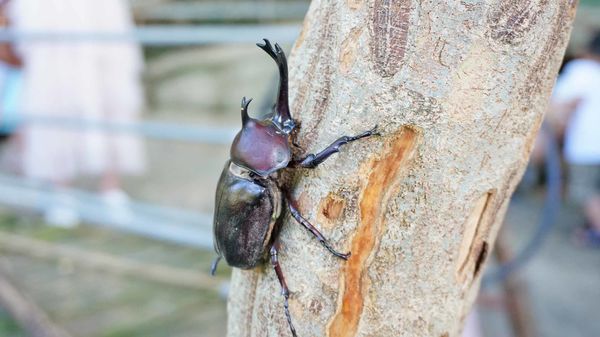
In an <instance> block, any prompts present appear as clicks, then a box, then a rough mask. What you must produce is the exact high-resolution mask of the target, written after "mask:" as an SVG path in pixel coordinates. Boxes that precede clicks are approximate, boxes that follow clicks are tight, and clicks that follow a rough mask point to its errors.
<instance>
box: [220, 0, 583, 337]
mask: <svg viewBox="0 0 600 337" xmlns="http://www.w3.org/2000/svg"><path fill="white" fill-rule="evenodd" d="M575 7H576V2H575V1H570V0H560V1H549V0H530V1H529V0H528V1H526V0H486V1H483V0H465V1H411V0H397V1H390V0H346V1H340V0H313V2H312V4H311V7H310V10H309V12H308V14H307V17H306V19H305V22H304V27H303V30H302V33H301V35H300V37H299V38H298V40H297V42H296V44H295V46H294V48H293V51H292V57H291V59H290V63H289V64H290V71H291V79H290V80H291V102H292V104H291V108H292V112H293V114H294V115H295V117H297V118H298V119H299V120H300V121H301V132H300V143H301V145H302V147H304V148H305V149H306V150H307V151H310V152H314V151H318V150H320V149H322V148H324V147H325V145H326V144H328V143H329V142H331V141H332V140H334V139H335V138H336V137H337V136H339V135H341V134H354V133H357V132H360V131H363V130H365V129H368V128H370V127H372V126H373V125H375V124H379V126H380V129H381V131H382V133H383V136H382V137H379V138H370V139H368V140H365V141H361V142H356V143H353V144H350V145H348V146H346V147H345V148H344V149H343V150H342V152H341V153H340V154H338V155H335V156H333V157H332V158H331V159H330V160H328V161H326V162H325V163H324V164H322V165H321V166H319V167H318V168H317V169H315V170H298V171H296V172H295V173H293V177H292V181H293V185H292V186H293V195H294V197H295V198H296V199H297V200H298V206H299V208H300V210H301V212H303V214H304V215H305V216H306V217H307V218H308V219H309V220H310V221H311V222H313V223H314V224H315V225H317V226H318V227H319V228H321V229H322V231H323V232H324V234H326V235H327V236H328V237H329V238H330V239H331V241H332V242H333V243H334V246H335V247H336V248H338V249H339V250H340V251H345V250H350V251H352V256H351V258H350V259H349V261H347V262H344V261H342V260H340V259H338V258H335V257H333V256H331V254H329V253H328V252H327V251H326V250H324V249H323V247H322V246H321V245H320V244H319V243H318V242H317V241H316V240H314V239H313V238H312V236H311V235H310V234H308V233H307V232H306V231H305V230H304V229H303V228H301V227H300V226H299V225H297V224H296V223H295V222H294V221H293V219H291V217H290V216H289V215H288V216H286V219H285V224H284V230H283V232H282V234H281V238H282V245H283V247H282V252H281V254H280V262H281V264H282V268H283V272H284V273H285V275H286V278H287V281H288V285H289V287H290V289H291V291H292V296H291V299H290V310H291V313H292V316H293V320H294V323H295V326H296V328H297V330H298V335H299V336H301V337H307V336H319V337H321V336H329V337H342V336H376V337H379V336H411V337H414V336H436V337H448V336H458V335H459V333H460V330H461V328H462V324H463V320H464V318H465V315H466V314H467V313H468V311H469V309H470V307H471V304H472V303H473V300H474V298H475V296H476V294H477V291H478V287H479V279H480V276H481V270H482V269H483V268H482V266H483V265H484V263H485V261H486V260H487V256H488V253H489V252H488V251H489V250H490V248H491V247H493V242H494V240H495V236H496V233H497V231H498V229H499V226H500V224H501V222H502V218H503V216H504V213H505V210H506V207H507V204H508V200H509V198H510V196H511V194H512V192H513V190H514V188H515V185H516V184H517V182H518V181H519V179H520V177H521V174H522V172H523V170H524V167H525V165H526V162H527V159H528V156H529V153H530V150H531V147H532V144H533V141H534V138H535V136H536V134H537V131H538V128H539V126H540V123H541V120H542V117H543V113H544V110H545V108H546V105H547V104H546V102H547V100H548V97H549V95H550V92H551V88H552V85H553V83H554V79H555V76H556V74H557V71H558V66H559V63H560V61H561V58H562V55H563V53H564V50H565V46H566V43H567V40H568V37H569V32H570V27H571V23H572V20H573V17H574V15H575ZM228 310H229V323H228V336H231V337H234V336H235V337H238V336H257V337H258V336H260V337H263V336H289V335H290V332H289V330H288V326H287V323H286V320H285V317H284V314H283V301H282V297H281V296H280V288H279V283H278V282H277V278H276V276H275V273H274V272H273V271H272V269H271V268H270V266H269V265H268V264H267V265H265V266H264V267H263V268H262V269H257V270H251V271H240V270H235V271H234V273H233V279H232V287H231V294H230V300H229V304H228Z"/></svg>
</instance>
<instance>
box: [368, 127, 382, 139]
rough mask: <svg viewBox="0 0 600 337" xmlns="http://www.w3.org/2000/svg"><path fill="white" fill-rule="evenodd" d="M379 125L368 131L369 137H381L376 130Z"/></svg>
mask: <svg viewBox="0 0 600 337" xmlns="http://www.w3.org/2000/svg"><path fill="white" fill-rule="evenodd" d="M378 128H379V125H377V124H376V125H375V126H374V127H373V128H372V129H371V130H369V132H370V133H371V135H373V136H381V132H379V130H378Z"/></svg>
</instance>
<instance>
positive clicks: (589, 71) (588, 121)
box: [552, 59, 600, 165]
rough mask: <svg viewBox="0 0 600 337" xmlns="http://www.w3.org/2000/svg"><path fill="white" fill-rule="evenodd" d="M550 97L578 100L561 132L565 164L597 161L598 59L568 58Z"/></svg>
mask: <svg viewBox="0 0 600 337" xmlns="http://www.w3.org/2000/svg"><path fill="white" fill-rule="evenodd" d="M552 99H553V100H554V101H555V102H557V103H566V102H569V101H572V100H575V99H578V100H579V103H578V104H577V108H576V109H575V111H574V112H573V115H572V116H571V119H570V120H569V123H568V125H567V129H566V133H565V148H564V151H565V158H566V160H567V161H568V162H569V164H576V165H600V62H597V61H593V60H585V59H579V60H574V61H571V62H569V63H568V64H567V65H566V66H565V69H564V71H563V74H562V75H561V76H560V77H559V78H558V80H557V82H556V86H555V87H554V92H553V96H552Z"/></svg>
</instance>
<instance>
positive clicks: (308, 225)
mask: <svg viewBox="0 0 600 337" xmlns="http://www.w3.org/2000/svg"><path fill="white" fill-rule="evenodd" d="M287 204H288V207H289V209H290V213H292V216H293V217H294V219H296V221H298V223H299V224H301V225H302V226H304V228H306V229H308V231H309V232H311V233H312V235H314V236H315V237H316V238H317V240H319V242H321V244H322V245H323V246H324V247H325V248H327V250H328V251H329V252H331V254H333V255H335V256H337V257H339V258H341V259H344V260H348V258H349V257H350V252H348V253H346V254H342V253H340V252H338V251H336V250H335V249H333V247H331V244H330V243H329V241H328V240H327V239H326V238H325V237H324V236H323V234H321V232H319V230H318V229H316V228H315V226H313V225H312V224H311V223H310V222H308V220H306V219H305V218H303V217H302V215H300V212H298V210H297V209H296V207H294V205H292V203H291V202H290V201H289V200H287Z"/></svg>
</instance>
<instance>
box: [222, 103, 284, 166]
mask: <svg viewBox="0 0 600 337" xmlns="http://www.w3.org/2000/svg"><path fill="white" fill-rule="evenodd" d="M251 101H252V99H249V100H247V99H246V97H244V98H242V107H241V110H242V130H241V131H240V132H238V134H237V135H236V136H235V139H234V140H233V144H232V145H231V153H230V155H231V160H232V161H233V162H234V163H235V164H237V165H239V166H242V167H244V168H247V169H248V170H250V171H252V172H254V173H256V174H258V175H260V176H263V177H264V176H268V175H269V174H271V173H273V172H275V171H277V170H279V169H281V168H284V167H286V166H287V165H288V163H289V162H290V160H291V157H292V154H291V148H290V142H289V137H290V136H289V131H291V130H292V129H293V127H294V126H293V125H287V126H286V125H282V124H280V123H278V121H276V120H275V118H273V116H267V117H266V118H265V119H262V120H257V119H254V118H252V117H250V116H249V115H248V105H249V104H250V102H251ZM288 129H289V131H287V130H288Z"/></svg>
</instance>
